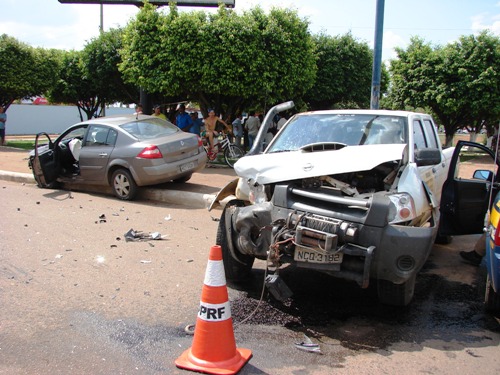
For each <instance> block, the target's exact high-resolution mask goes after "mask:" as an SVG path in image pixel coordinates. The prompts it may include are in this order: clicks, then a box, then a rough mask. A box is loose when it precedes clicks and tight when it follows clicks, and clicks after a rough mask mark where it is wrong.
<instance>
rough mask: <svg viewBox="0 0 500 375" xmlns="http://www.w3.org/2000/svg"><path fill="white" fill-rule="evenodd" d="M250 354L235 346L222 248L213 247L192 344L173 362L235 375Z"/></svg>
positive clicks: (183, 365)
mask: <svg viewBox="0 0 500 375" xmlns="http://www.w3.org/2000/svg"><path fill="white" fill-rule="evenodd" d="M251 357H252V352H251V350H249V349H241V348H236V343H235V340H234V332H233V319H232V318H231V306H230V304H229V297H228V294H227V288H226V275H225V274H224V264H223V263H222V249H221V247H220V246H212V247H211V248H210V255H209V257H208V266H207V270H206V272H205V281H204V283H203V289H202V292H201V302H200V310H199V312H198V316H197V318H196V326H195V330H194V337H193V345H192V346H191V348H189V349H188V350H186V351H185V352H184V353H182V354H181V356H180V357H179V358H177V359H176V360H175V364H176V366H177V367H179V368H182V369H186V370H192V371H198V372H203V373H207V374H236V373H237V372H238V371H239V370H240V369H241V368H242V367H243V366H244V365H245V364H246V363H247V362H248V361H249V360H250V358H251Z"/></svg>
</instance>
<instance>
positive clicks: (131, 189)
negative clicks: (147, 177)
mask: <svg viewBox="0 0 500 375" xmlns="http://www.w3.org/2000/svg"><path fill="white" fill-rule="evenodd" d="M111 187H112V188H113V193H114V194H115V195H116V196H117V197H118V198H120V199H122V200H127V201H128V200H132V199H134V198H135V196H136V195H137V184H136V183H135V181H134V179H133V177H132V175H131V174H130V172H129V171H128V170H126V169H123V168H120V169H117V170H116V171H114V172H113V175H112V177H111Z"/></svg>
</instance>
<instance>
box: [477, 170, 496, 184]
mask: <svg viewBox="0 0 500 375" xmlns="http://www.w3.org/2000/svg"><path fill="white" fill-rule="evenodd" d="M472 178H474V179H476V180H484V181H494V177H493V172H492V171H488V170H482V169H478V170H477V171H475V172H474V174H473V175H472Z"/></svg>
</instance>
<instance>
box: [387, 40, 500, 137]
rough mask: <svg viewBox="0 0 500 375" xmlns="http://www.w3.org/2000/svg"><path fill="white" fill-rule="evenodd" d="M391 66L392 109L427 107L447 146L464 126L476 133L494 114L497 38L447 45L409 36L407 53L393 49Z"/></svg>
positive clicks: (499, 63)
mask: <svg viewBox="0 0 500 375" xmlns="http://www.w3.org/2000/svg"><path fill="white" fill-rule="evenodd" d="M396 51H397V53H398V59H396V60H393V61H392V62H391V68H390V73H391V78H392V81H391V89H390V101H391V102H392V105H393V107H397V108H407V107H408V106H410V107H414V108H416V107H423V108H430V110H432V112H433V113H435V115H436V116H437V118H438V120H439V122H440V123H441V124H442V125H443V126H444V128H445V132H446V142H445V144H446V146H451V144H452V141H453V135H454V134H455V132H456V131H457V130H458V129H460V128H463V127H466V126H469V127H470V128H471V129H475V130H476V131H477V130H478V129H479V128H480V127H482V126H483V125H485V124H491V122H492V121H493V122H494V121H495V120H497V119H498V116H499V112H500V109H499V106H500V104H499V103H500V102H499V98H500V90H499V82H498V71H499V69H500V48H499V39H498V38H497V37H493V36H491V35H490V34H488V33H487V32H483V33H481V34H480V35H479V36H477V37H476V36H468V37H466V36H463V37H461V38H460V40H459V41H458V42H455V43H451V44H449V45H447V46H446V47H440V46H438V47H435V48H433V47H431V46H430V45H429V44H426V43H425V42H424V41H423V40H422V39H420V38H413V39H412V40H411V44H410V46H409V47H408V48H407V50H406V51H405V50H403V49H396Z"/></svg>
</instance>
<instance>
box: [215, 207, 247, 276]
mask: <svg viewBox="0 0 500 375" xmlns="http://www.w3.org/2000/svg"><path fill="white" fill-rule="evenodd" d="M242 206H243V202H241V201H235V200H233V201H230V202H228V203H227V204H226V207H225V208H224V210H223V211H222V215H221V217H220V221H219V227H218V228H217V239H216V244H217V245H220V247H221V249H222V260H223V263H224V272H225V274H226V278H227V279H228V280H232V281H234V282H241V281H245V280H247V279H248V278H249V277H250V275H251V271H252V266H253V262H254V260H255V257H253V256H251V255H246V254H241V253H240V252H239V251H238V250H237V249H236V245H235V243H234V241H233V238H236V236H237V234H236V233H235V232H234V231H233V229H232V228H233V225H232V216H233V213H234V209H235V208H236V207H242Z"/></svg>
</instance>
